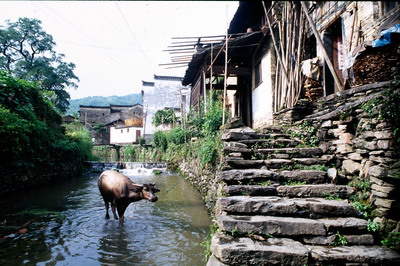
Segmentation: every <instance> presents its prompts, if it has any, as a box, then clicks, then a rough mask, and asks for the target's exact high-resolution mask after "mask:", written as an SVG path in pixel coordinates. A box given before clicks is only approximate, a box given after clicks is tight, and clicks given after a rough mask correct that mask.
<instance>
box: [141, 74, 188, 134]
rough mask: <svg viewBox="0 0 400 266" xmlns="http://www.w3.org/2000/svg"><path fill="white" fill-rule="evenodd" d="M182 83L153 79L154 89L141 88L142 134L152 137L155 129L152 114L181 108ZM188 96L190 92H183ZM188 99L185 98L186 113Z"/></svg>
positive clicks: (148, 87)
mask: <svg viewBox="0 0 400 266" xmlns="http://www.w3.org/2000/svg"><path fill="white" fill-rule="evenodd" d="M181 89H183V87H182V83H181V81H178V80H164V79H155V80H154V87H150V86H143V91H144V95H143V112H144V117H145V119H146V121H145V122H144V123H145V125H144V126H145V132H144V134H145V135H146V136H147V135H152V134H153V133H154V132H155V131H156V128H155V126H154V125H153V124H152V121H153V116H154V114H155V113H156V112H157V111H158V110H160V109H164V108H165V107H173V108H181V103H182V100H181V94H180V93H181ZM185 91H186V92H188V94H189V95H190V90H185ZM189 103H190V99H189V96H188V95H187V98H186V112H187V111H188V108H189Z"/></svg>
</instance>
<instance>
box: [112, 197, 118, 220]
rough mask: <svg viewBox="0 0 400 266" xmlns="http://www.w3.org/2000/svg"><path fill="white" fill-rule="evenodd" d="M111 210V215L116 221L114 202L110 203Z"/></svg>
mask: <svg viewBox="0 0 400 266" xmlns="http://www.w3.org/2000/svg"><path fill="white" fill-rule="evenodd" d="M111 210H112V213H113V214H114V219H115V220H118V217H117V213H116V212H115V201H112V202H111Z"/></svg>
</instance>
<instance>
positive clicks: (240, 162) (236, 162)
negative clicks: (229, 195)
mask: <svg viewBox="0 0 400 266" xmlns="http://www.w3.org/2000/svg"><path fill="white" fill-rule="evenodd" d="M224 161H225V163H226V164H227V165H228V166H229V167H231V168H233V169H249V168H261V167H263V166H266V167H267V168H268V169H273V170H279V169H293V168H298V167H299V166H301V165H303V166H310V165H323V164H325V163H326V160H325V159H318V158H293V159H268V160H262V159H257V160H248V159H241V158H234V157H225V158H224Z"/></svg>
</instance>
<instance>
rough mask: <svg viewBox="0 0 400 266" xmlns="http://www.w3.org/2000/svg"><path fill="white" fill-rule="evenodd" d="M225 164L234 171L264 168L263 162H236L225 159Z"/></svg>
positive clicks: (228, 158) (230, 158)
mask: <svg viewBox="0 0 400 266" xmlns="http://www.w3.org/2000/svg"><path fill="white" fill-rule="evenodd" d="M224 161H225V163H226V164H227V165H228V166H229V167H231V168H234V169H249V168H261V167H262V166H265V163H264V160H243V159H242V160H238V159H236V158H232V157H225V158H224Z"/></svg>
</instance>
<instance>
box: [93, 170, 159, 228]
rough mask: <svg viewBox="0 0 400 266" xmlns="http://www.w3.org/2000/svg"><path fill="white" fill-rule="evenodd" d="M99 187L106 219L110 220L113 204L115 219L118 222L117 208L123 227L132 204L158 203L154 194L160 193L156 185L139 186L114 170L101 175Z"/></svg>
mask: <svg viewBox="0 0 400 266" xmlns="http://www.w3.org/2000/svg"><path fill="white" fill-rule="evenodd" d="M98 185H99V190H100V193H101V196H102V197H103V200H104V203H105V205H106V219H110V215H108V208H109V203H111V209H112V212H113V214H114V218H115V219H116V220H118V218H117V215H116V213H115V208H117V211H118V216H119V222H120V224H121V225H123V224H124V213H125V210H126V208H127V207H128V205H129V204H130V203H131V202H134V201H138V200H142V199H146V200H148V201H151V202H156V201H157V200H158V198H157V196H156V195H154V194H155V193H156V192H159V191H160V190H159V189H157V188H155V187H154V186H155V184H137V183H134V182H133V181H132V180H131V179H129V178H128V177H127V176H125V175H123V174H120V173H118V172H115V171H112V170H107V171H104V172H103V173H102V174H101V175H100V177H99V180H98Z"/></svg>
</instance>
